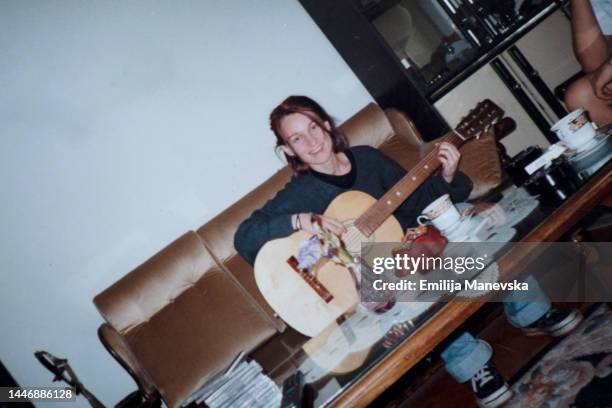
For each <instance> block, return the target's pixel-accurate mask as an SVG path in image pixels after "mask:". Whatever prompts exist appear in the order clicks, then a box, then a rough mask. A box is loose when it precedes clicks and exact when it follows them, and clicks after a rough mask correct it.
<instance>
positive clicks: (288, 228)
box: [234, 96, 472, 264]
mask: <svg viewBox="0 0 612 408" xmlns="http://www.w3.org/2000/svg"><path fill="white" fill-rule="evenodd" d="M270 127H271V128H272V131H273V132H274V134H275V135H276V145H277V148H279V149H281V150H282V151H283V153H284V154H285V157H286V158H287V161H288V162H289V164H290V165H291V167H292V168H293V171H294V177H293V179H292V180H291V181H290V182H289V183H288V184H287V185H286V186H285V188H284V189H283V190H281V191H280V192H279V193H278V194H277V195H276V196H275V197H274V198H273V199H272V200H270V201H268V202H267V203H266V205H264V207H263V208H261V209H259V210H257V211H255V212H254V213H253V214H252V215H251V216H250V217H249V218H248V219H247V220H245V221H244V222H243V223H242V224H241V225H240V227H239V228H238V231H237V233H236V236H235V239H234V244H235V247H236V249H237V250H238V252H239V253H240V254H241V255H242V256H243V257H244V259H246V260H247V261H248V262H250V263H251V264H253V262H254V261H255V257H256V256H257V252H258V251H259V249H260V248H261V247H262V246H263V245H264V244H265V243H266V242H268V241H269V240H271V239H275V238H281V237H285V236H287V235H289V234H291V233H292V232H293V231H296V230H298V229H302V230H304V231H306V232H310V233H315V230H314V228H313V225H312V222H311V220H312V219H313V216H314V218H316V219H319V220H320V222H321V225H322V226H323V227H325V228H328V229H329V230H331V231H333V232H335V233H336V234H338V235H342V233H343V232H345V228H344V226H343V225H342V224H341V223H340V222H338V221H337V220H334V219H332V218H328V217H325V216H323V215H321V214H322V213H323V212H325V209H326V208H327V206H328V205H329V203H330V202H331V201H332V200H333V199H334V198H335V197H336V196H338V195H339V194H341V193H343V192H345V191H348V190H359V191H363V192H365V193H368V194H370V195H371V196H373V197H374V198H377V199H378V198H380V197H381V196H382V195H383V194H384V193H386V192H387V191H388V190H389V189H391V187H392V186H393V185H394V184H395V183H396V182H397V181H399V180H400V179H401V178H402V177H403V176H404V175H405V174H406V170H404V169H403V168H402V167H401V166H400V165H398V164H397V163H395V162H394V161H393V160H391V159H389V158H388V157H387V156H385V155H384V154H382V153H381V152H379V151H378V150H377V149H375V148H373V147H369V146H355V147H350V148H349V147H348V143H347V141H346V138H345V137H344V135H343V134H342V133H341V132H340V130H339V129H338V128H336V126H335V124H334V121H333V120H332V118H331V117H330V116H329V115H328V114H327V112H325V110H324V109H323V108H322V107H321V106H320V105H319V104H318V103H316V102H315V101H313V100H312V99H310V98H308V97H306V96H290V97H288V98H287V99H285V100H284V101H283V102H282V103H281V104H280V105H278V106H277V107H276V108H275V109H274V110H273V111H272V113H271V114H270ZM438 158H439V159H440V161H441V162H442V170H441V171H440V172H439V173H438V174H436V175H434V176H431V177H430V178H429V179H428V180H427V181H426V182H425V183H423V184H422V185H421V186H420V188H419V189H417V190H416V191H415V192H414V193H413V194H412V195H411V196H410V197H409V198H408V199H407V200H406V201H405V202H404V203H403V204H402V205H401V206H400V207H399V208H398V209H397V210H396V211H395V213H394V215H395V217H396V218H397V220H398V221H399V222H400V224H401V225H402V227H403V228H404V229H406V228H408V227H410V226H413V225H415V224H416V217H417V216H418V215H419V214H420V212H421V210H422V209H423V208H425V207H426V206H427V205H428V204H429V203H430V202H432V201H433V200H435V199H436V198H438V197H439V196H441V195H444V194H446V193H449V194H450V195H451V198H452V200H453V201H455V202H458V201H462V200H465V199H466V198H467V197H468V195H469V193H470V191H471V189H472V182H471V181H470V179H469V178H468V177H467V176H466V175H465V174H463V173H462V172H460V171H457V164H458V163H459V158H460V153H459V151H458V150H457V148H456V147H455V146H453V145H452V144H449V143H441V144H440V145H439V147H438Z"/></svg>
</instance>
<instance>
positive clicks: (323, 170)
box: [234, 96, 582, 408]
mask: <svg viewBox="0 0 612 408" xmlns="http://www.w3.org/2000/svg"><path fill="white" fill-rule="evenodd" d="M270 127H271V128H272V131H273V132H274V134H275V135H276V145H277V147H278V148H280V149H281V150H282V151H283V152H284V154H285V156H286V158H287V161H288V162H289V164H290V165H291V167H292V168H293V171H294V177H293V179H292V180H291V181H290V182H289V183H288V184H287V185H286V186H285V188H283V189H282V190H281V191H280V192H279V193H278V194H277V195H276V196H275V197H274V198H273V199H272V200H270V201H268V202H267V203H266V204H265V205H264V206H263V207H262V208H261V209H259V210H257V211H255V212H254V213H253V214H252V215H251V216H250V217H249V218H248V219H247V220H245V221H244V222H243V223H242V224H241V225H240V227H239V228H238V231H237V232H236V235H235V237H234V245H235V247H236V249H237V250H238V252H239V253H240V254H241V255H242V256H243V257H244V258H245V259H246V260H247V261H248V262H249V263H251V264H253V262H254V261H255V257H256V256H257V252H258V251H259V249H260V248H261V247H262V246H263V245H264V244H265V243H266V242H267V241H269V240H271V239H275V238H280V237H284V236H287V235H289V234H291V233H292V232H293V231H296V230H298V229H302V230H304V231H307V232H310V233H312V234H315V233H316V231H315V229H314V228H313V225H312V222H311V220H312V219H313V217H314V218H315V219H318V220H319V221H320V223H321V225H322V226H323V227H325V228H328V229H330V230H332V231H333V232H335V233H336V234H338V235H342V233H343V232H344V230H345V228H344V226H343V225H342V224H341V223H340V222H339V221H338V220H335V219H332V218H329V217H325V216H323V215H321V214H322V213H323V212H324V211H325V209H326V208H327V206H328V205H329V203H330V202H331V201H332V200H333V199H334V198H335V197H336V196H338V195H339V194H341V193H343V192H345V191H347V190H359V191H363V192H365V193H368V194H370V195H371V196H373V197H375V198H379V197H381V196H382V195H383V194H384V193H385V192H387V191H388V190H389V189H390V188H391V187H392V186H393V185H394V184H395V183H396V182H397V181H399V179H400V178H402V177H403V176H404V174H406V170H404V169H403V168H402V167H401V166H399V165H398V164H397V163H395V162H394V161H393V160H391V159H389V158H388V157H387V156H385V155H384V154H382V153H381V152H379V151H378V150H376V149H375V148H373V147H369V146H355V147H350V148H349V147H348V144H347V141H346V138H345V137H344V136H343V135H342V133H341V132H340V131H339V129H337V128H336V126H335V125H334V121H333V120H332V118H331V117H330V116H329V115H328V114H327V112H325V110H323V108H321V106H319V104H318V103H316V102H315V101H313V100H312V99H310V98H308V97H305V96H290V97H288V98H287V99H285V100H284V101H283V102H282V103H281V104H280V105H279V106H277V107H276V108H275V109H274V110H273V111H272V113H271V114H270ZM460 157H461V156H460V153H459V151H458V150H457V148H456V147H455V146H453V145H451V144H448V143H440V145H439V146H438V158H439V160H440V162H441V163H442V169H441V170H440V172H439V173H437V174H435V175H433V176H431V177H429V178H428V179H427V180H426V181H425V182H424V183H423V184H422V185H421V186H420V187H419V188H418V189H417V190H416V191H415V192H414V193H413V194H412V195H411V196H410V197H408V198H407V199H406V201H404V203H403V204H402V205H401V206H400V207H398V209H397V210H396V211H395V212H394V216H395V217H396V218H397V220H398V221H399V222H400V224H401V225H402V228H404V229H406V228H408V227H410V226H413V225H415V224H416V217H417V216H418V215H419V214H420V213H421V210H422V209H423V208H425V207H426V206H427V205H428V204H429V203H430V202H432V201H433V200H435V199H436V198H438V197H439V196H441V195H443V194H446V193H449V194H450V195H451V198H452V200H453V201H454V202H458V201H462V200H465V199H467V197H468V195H469V193H470V191H471V189H472V182H471V181H470V179H469V178H468V177H467V176H466V175H465V174H463V173H462V172H461V171H458V170H457V164H458V163H459V159H460ZM529 282H530V284H529V287H530V292H531V293H530V296H529V298H528V299H530V300H529V301H525V300H524V299H525V297H523V298H521V297H520V296H515V298H509V299H508V300H507V303H506V304H505V312H506V315H507V317H508V320H509V321H510V322H511V323H512V324H513V325H515V326H517V327H521V328H522V329H523V330H524V331H526V332H528V333H529V334H530V335H534V334H548V335H561V334H566V333H567V332H569V330H570V329H573V328H574V327H576V326H577V325H578V323H579V322H580V320H581V319H582V317H581V316H580V314H579V313H577V311H575V310H570V311H558V310H555V309H552V308H551V303H550V300H548V298H547V297H546V295H545V294H544V293H543V292H541V290H540V289H539V286H538V284H537V282H536V281H535V280H533V279H531V280H530V281H529ZM533 299H539V300H538V301H533ZM492 353H493V351H492V348H491V346H489V345H488V344H487V343H486V342H485V341H483V340H479V339H476V338H474V337H473V336H472V335H470V334H469V333H467V332H464V333H462V334H460V335H459V336H458V338H457V339H455V341H453V342H452V343H451V344H450V345H449V346H448V347H447V348H446V349H445V350H443V351H442V355H441V356H442V359H443V360H444V361H445V362H446V369H447V371H448V372H449V373H450V374H451V375H452V376H453V377H454V378H455V379H457V381H459V382H466V381H469V380H471V384H472V389H473V391H474V394H475V396H476V402H477V404H478V406H480V407H487V408H495V407H497V406H499V405H501V404H503V403H504V402H506V401H507V400H508V399H509V398H510V397H511V396H512V392H511V390H510V388H509V387H508V385H507V384H506V382H505V381H504V379H503V377H502V376H501V375H500V373H499V371H498V370H497V369H496V368H495V365H494V364H493V363H492V360H491V355H492Z"/></svg>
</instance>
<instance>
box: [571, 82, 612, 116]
mask: <svg viewBox="0 0 612 408" xmlns="http://www.w3.org/2000/svg"><path fill="white" fill-rule="evenodd" d="M589 75H590V74H587V75H585V76H583V77H582V78H580V79H577V80H576V81H574V82H573V83H572V84H571V85H570V86H569V88H567V92H566V93H565V104H566V105H567V108H568V110H569V111H573V110H575V109H578V108H584V109H585V110H587V111H588V112H589V117H590V118H591V120H592V121H593V122H595V123H597V124H598V125H604V124H607V123H612V105H611V104H610V103H608V102H606V101H604V100H602V99H599V98H598V97H597V96H595V93H594V92H593V88H592V87H591V83H590V81H589Z"/></svg>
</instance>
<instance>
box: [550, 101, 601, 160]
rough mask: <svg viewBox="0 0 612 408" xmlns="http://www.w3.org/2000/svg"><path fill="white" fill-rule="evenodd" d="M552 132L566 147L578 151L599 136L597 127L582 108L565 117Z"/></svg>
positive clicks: (555, 125)
mask: <svg viewBox="0 0 612 408" xmlns="http://www.w3.org/2000/svg"><path fill="white" fill-rule="evenodd" d="M550 130H552V131H553V132H555V133H556V134H557V136H558V137H559V139H561V141H562V142H563V144H564V145H566V146H567V147H569V148H570V149H573V150H576V149H578V148H579V147H581V146H583V145H585V144H587V143H588V142H589V141H590V140H591V139H593V138H594V137H595V136H596V135H597V130H596V128H595V126H594V125H593V124H592V123H591V122H590V121H589V117H588V115H587V113H586V111H585V110H584V109H582V108H580V109H576V110H575V111H573V112H570V113H569V114H567V115H565V116H564V117H563V118H561V120H559V121H558V122H557V123H555V124H554V125H553V126H552V127H551V128H550Z"/></svg>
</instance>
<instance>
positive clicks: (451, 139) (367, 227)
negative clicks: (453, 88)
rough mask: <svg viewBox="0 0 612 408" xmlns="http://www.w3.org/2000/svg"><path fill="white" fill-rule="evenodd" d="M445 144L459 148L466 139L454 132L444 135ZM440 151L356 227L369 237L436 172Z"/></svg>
mask: <svg viewBox="0 0 612 408" xmlns="http://www.w3.org/2000/svg"><path fill="white" fill-rule="evenodd" d="M443 141H444V142H448V143H452V144H453V145H455V146H456V147H457V148H458V147H459V146H461V145H462V144H463V142H464V139H462V138H461V137H459V136H458V135H457V134H456V133H455V132H454V131H451V132H448V133H447V134H446V135H444V139H443ZM437 156H438V149H437V148H434V149H432V150H431V151H430V152H429V153H428V154H427V155H426V156H425V157H424V158H423V159H422V160H421V161H420V162H419V163H418V164H417V165H416V166H414V167H413V168H412V169H411V170H410V171H409V172H408V173H407V174H406V175H405V176H404V177H402V179H401V180H400V181H398V182H397V183H396V184H395V185H394V186H393V187H392V188H391V189H390V190H389V191H387V192H386V193H385V194H384V195H383V196H382V197H381V198H380V199H379V200H378V201H377V202H376V204H374V205H372V206H371V207H370V208H368V209H367V210H366V211H365V212H364V213H363V214H362V215H361V216H360V217H359V218H358V219H357V220H356V221H355V226H356V227H357V229H358V230H359V231H361V233H363V234H364V235H365V236H367V237H369V236H370V235H372V234H373V233H374V231H376V229H377V228H378V227H379V226H380V225H381V224H382V223H383V222H384V221H385V220H386V219H387V218H388V217H389V216H390V215H391V214H393V211H395V210H396V209H397V207H399V206H400V205H401V204H402V203H403V202H404V201H405V200H406V198H408V196H410V194H412V193H414V191H415V190H416V189H417V188H418V187H419V186H420V185H421V184H422V183H423V182H424V181H425V179H427V177H429V176H431V175H432V174H433V172H434V171H436V170H437V169H438V168H439V167H440V165H441V163H440V160H438V157H437Z"/></svg>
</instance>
